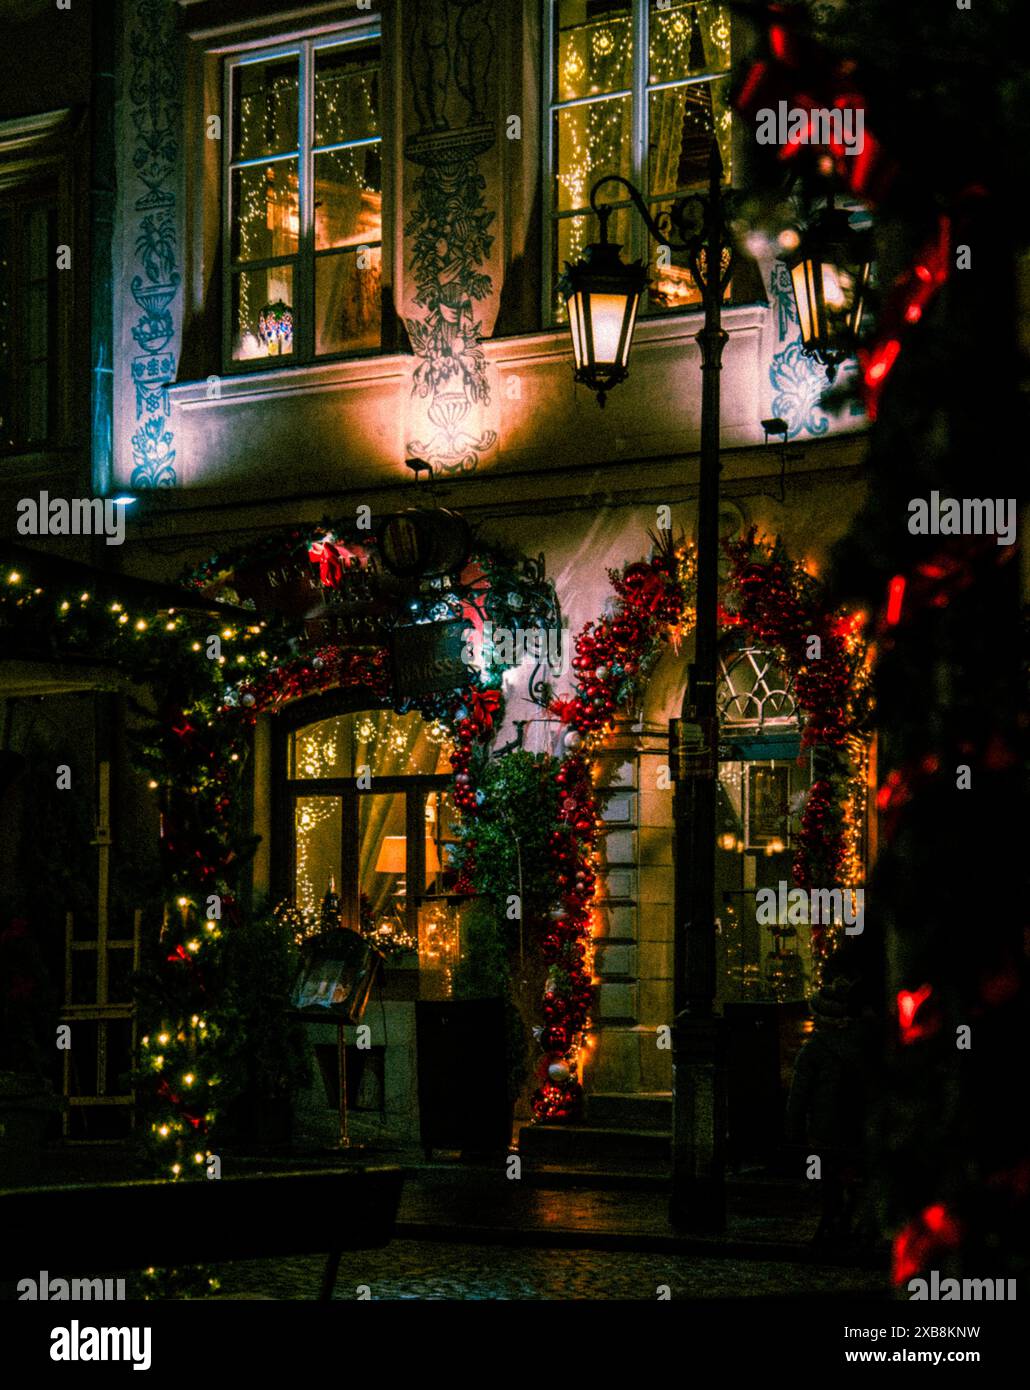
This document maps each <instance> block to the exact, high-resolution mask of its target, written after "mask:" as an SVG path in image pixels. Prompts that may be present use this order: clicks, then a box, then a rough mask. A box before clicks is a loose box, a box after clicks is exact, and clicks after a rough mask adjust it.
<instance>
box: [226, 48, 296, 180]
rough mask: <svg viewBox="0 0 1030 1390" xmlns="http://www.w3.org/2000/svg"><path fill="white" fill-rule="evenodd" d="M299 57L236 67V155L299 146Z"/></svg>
mask: <svg viewBox="0 0 1030 1390" xmlns="http://www.w3.org/2000/svg"><path fill="white" fill-rule="evenodd" d="M298 64H299V59H298V58H296V57H293V58H274V59H272V60H271V61H270V62H267V63H244V64H242V65H240V66H238V67H235V68H233V74H232V123H233V159H234V160H238V159H257V158H259V157H260V156H261V155H264V154H286V153H288V152H289V151H291V150H296V149H297V148H298V146H299V137H298V125H297V114H298V112H297V106H298V95H297V94H298Z"/></svg>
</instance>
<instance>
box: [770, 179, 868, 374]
mask: <svg viewBox="0 0 1030 1390" xmlns="http://www.w3.org/2000/svg"><path fill="white" fill-rule="evenodd" d="M783 259H784V263H785V265H786V267H787V269H788V271H789V272H790V282H791V285H792V286H793V289H794V302H795V303H796V305H797V310H798V322H799V324H800V326H801V345H802V348H803V350H804V352H805V354H806V355H807V356H809V357H813V358H815V359H816V361H818V362H821V363H822V365H823V366H824V367H825V368H826V375H827V377H828V379H829V380H830V381H832V380H833V378H834V377H835V376H836V374H837V368H838V367H839V366H840V364H841V362H843V361H844V360H845V358H847V357H850V356H851V354H852V353H853V352H854V348H855V343H856V342H857V340H858V335H859V332H860V330H861V327H862V310H863V309H864V307H865V297H866V288H867V286H868V283H869V269H870V264H871V261H872V249H871V238H870V236H869V234H868V233H867V232H861V231H858V230H856V229H855V228H854V227H852V226H851V224H850V222H849V221H848V213H847V212H846V211H845V210H844V209H843V208H836V207H834V205H833V197H832V195H831V196H830V197H829V198H828V199H827V203H826V207H825V208H824V209H823V211H822V212H821V213H820V214H819V216H818V217H817V218H816V220H815V221H814V222H813V223H812V224H811V225H810V226H809V227H808V228H807V230H806V231H805V232H804V233H803V234H802V237H801V240H800V241H799V243H798V245H797V248H796V249H795V250H794V251H792V252H790V253H789V254H788V255H786V256H785V257H784V258H783Z"/></svg>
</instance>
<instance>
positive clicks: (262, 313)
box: [232, 265, 294, 362]
mask: <svg viewBox="0 0 1030 1390" xmlns="http://www.w3.org/2000/svg"><path fill="white" fill-rule="evenodd" d="M232 288H233V306H232V322H233V357H234V359H235V360H236V361H237V362H247V361H250V360H251V359H253V358H255V357H284V356H288V355H290V354H292V352H293V332H292V324H289V325H287V324H285V322H284V321H285V319H286V310H287V309H288V310H289V314H290V318H291V319H292V314H293V302H294V299H293V266H292V265H277V266H272V267H271V268H269V269H267V270H245V271H243V272H241V273H240V274H239V275H234V276H233V277H232ZM273 318H274V324H275V325H276V328H275V331H274V332H273V331H271V330H272V327H273ZM262 319H263V320H264V323H263V324H262Z"/></svg>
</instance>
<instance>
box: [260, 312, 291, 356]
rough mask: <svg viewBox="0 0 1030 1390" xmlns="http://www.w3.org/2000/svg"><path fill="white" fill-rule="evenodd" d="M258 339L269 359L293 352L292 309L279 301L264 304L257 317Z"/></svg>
mask: <svg viewBox="0 0 1030 1390" xmlns="http://www.w3.org/2000/svg"><path fill="white" fill-rule="evenodd" d="M258 337H259V338H260V339H261V341H262V342H263V343H264V345H265V348H266V350H267V352H268V355H269V357H276V356H278V355H279V354H280V353H286V352H292V351H293V309H292V308H291V307H290V305H289V304H286V303H285V302H284V301H283V300H281V299H276V300H274V301H273V302H271V303H269V304H266V305H265V306H264V308H263V309H262V310H261V313H260V315H259V316H258Z"/></svg>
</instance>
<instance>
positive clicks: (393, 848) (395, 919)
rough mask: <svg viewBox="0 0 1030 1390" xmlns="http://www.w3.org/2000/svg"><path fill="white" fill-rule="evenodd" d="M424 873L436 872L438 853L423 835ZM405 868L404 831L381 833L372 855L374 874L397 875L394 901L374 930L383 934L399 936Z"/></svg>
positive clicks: (402, 929)
mask: <svg viewBox="0 0 1030 1390" xmlns="http://www.w3.org/2000/svg"><path fill="white" fill-rule="evenodd" d="M425 866H426V877H427V878H433V877H434V876H435V875H436V874H438V873H439V872H440V856H439V854H438V853H437V848H436V841H435V840H432V839H430V838H429V837H428V836H427V837H426V850H425ZM407 870H408V840H407V836H406V835H384V836H383V840H382V843H381V844H380V846H379V853H378V855H377V856H376V873H377V874H397V875H399V876H400V877H399V879H398V883H397V886H396V888H395V890H394V893H393V897H394V900H395V905H394V906H393V907H391V908H388V909H387V910H386V912H384V913H383V914H382V916H381V917H379V918H378V920H377V923H376V932H377V934H378V935H380V936H383V937H391V936H393V937H400V935H401V933H402V932H403V931H404V919H405V916H406V914H405V912H404V911H403V910H402V909H401V908H400V906H399V903H400V902H401V901H402V900H405V899H406V898H407V896H408V888H407V883H406V881H405V878H404V875H405V874H406V873H407Z"/></svg>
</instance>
